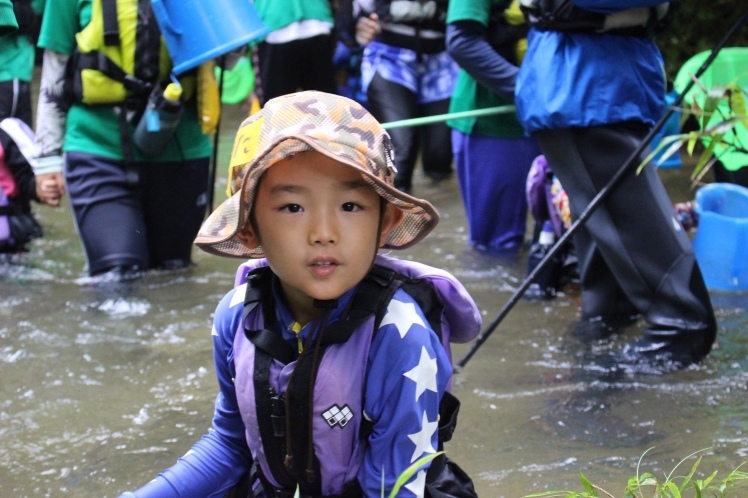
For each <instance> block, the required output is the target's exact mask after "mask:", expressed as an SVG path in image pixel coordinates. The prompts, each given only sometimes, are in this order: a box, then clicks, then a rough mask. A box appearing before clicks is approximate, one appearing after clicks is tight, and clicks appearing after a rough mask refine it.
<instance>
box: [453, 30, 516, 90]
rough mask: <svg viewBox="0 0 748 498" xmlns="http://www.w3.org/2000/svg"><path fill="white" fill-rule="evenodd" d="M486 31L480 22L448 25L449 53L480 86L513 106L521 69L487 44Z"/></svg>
mask: <svg viewBox="0 0 748 498" xmlns="http://www.w3.org/2000/svg"><path fill="white" fill-rule="evenodd" d="M485 35H486V28H485V26H483V25H482V24H481V23H479V22H478V21H456V22H454V23H451V24H449V25H447V51H448V52H449V55H451V56H452V58H453V59H454V60H455V62H457V64H459V66H460V67H461V68H463V69H464V70H465V71H467V73H468V74H469V75H470V76H472V77H473V78H475V79H476V81H478V83H480V84H481V85H483V86H485V87H487V88H489V89H491V90H492V91H493V92H494V93H496V94H498V95H501V96H502V97H504V98H505V99H507V100H508V101H509V102H514V85H515V82H516V81H517V73H518V72H519V68H518V67H517V66H515V65H513V64H512V63H510V62H508V61H507V60H506V59H504V58H503V57H501V56H500V55H499V54H498V53H496V51H495V50H494V49H493V48H492V47H491V45H489V43H488V42H487V41H486V36H485Z"/></svg>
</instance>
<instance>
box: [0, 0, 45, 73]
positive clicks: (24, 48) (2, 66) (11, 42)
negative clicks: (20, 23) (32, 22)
mask: <svg viewBox="0 0 748 498" xmlns="http://www.w3.org/2000/svg"><path fill="white" fill-rule="evenodd" d="M44 3H45V0H33V1H32V2H31V8H32V9H34V12H36V13H37V14H41V13H42V12H43V11H44ZM7 4H8V5H10V7H11V8H10V17H11V18H12V19H13V22H14V23H15V16H14V15H13V6H12V5H11V2H10V0H8V1H7ZM5 7H6V2H5V1H4V0H0V25H2V24H4V23H3V21H2V18H3V16H4V14H3V12H4V11H5ZM35 56H36V51H35V49H34V45H32V44H31V42H30V41H29V39H28V37H27V36H26V35H22V34H19V33H17V32H15V33H11V34H9V35H7V36H0V81H10V80H14V79H19V80H21V81H31V76H32V74H33V72H34V58H35Z"/></svg>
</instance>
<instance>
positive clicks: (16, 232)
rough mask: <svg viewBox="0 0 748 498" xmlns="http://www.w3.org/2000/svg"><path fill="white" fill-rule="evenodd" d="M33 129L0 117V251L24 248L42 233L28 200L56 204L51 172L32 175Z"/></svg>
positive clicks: (57, 192) (55, 180)
mask: <svg viewBox="0 0 748 498" xmlns="http://www.w3.org/2000/svg"><path fill="white" fill-rule="evenodd" d="M33 147H34V132H33V131H31V128H29V127H28V125H26V123H24V122H23V121H21V120H20V119H18V118H5V119H3V120H1V121H0V253H5V254H8V253H11V254H12V253H19V252H25V251H27V250H28V249H27V244H28V243H29V242H31V241H32V240H33V239H36V238H39V237H41V236H42V228H41V226H39V223H38V222H37V221H36V219H35V218H34V215H33V213H32V212H31V201H32V200H34V201H36V202H44V203H46V204H49V205H50V206H58V205H59V203H60V195H61V191H62V186H61V185H58V177H57V176H55V175H42V176H39V177H35V176H34V171H33V169H32V168H31V158H32V156H33Z"/></svg>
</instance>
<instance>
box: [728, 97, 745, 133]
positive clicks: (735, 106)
mask: <svg viewBox="0 0 748 498" xmlns="http://www.w3.org/2000/svg"><path fill="white" fill-rule="evenodd" d="M730 109H732V112H733V113H734V114H735V115H736V116H737V117H738V119H740V122H741V123H743V126H745V127H746V128H748V110H746V106H745V96H744V95H743V92H742V90H741V89H740V88H736V89H733V91H732V93H730Z"/></svg>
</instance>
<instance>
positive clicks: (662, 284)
mask: <svg viewBox="0 0 748 498" xmlns="http://www.w3.org/2000/svg"><path fill="white" fill-rule="evenodd" d="M558 3H559V2H538V3H537V4H538V5H537V6H533V7H532V8H531V9H530V19H531V22H532V23H533V24H534V27H533V29H532V30H531V32H530V35H529V38H528V49H527V55H526V57H525V60H524V62H523V65H522V66H521V68H520V72H519V75H518V77H517V89H516V106H517V111H518V114H519V117H520V120H521V122H522V123H523V124H524V127H525V130H526V131H527V132H528V133H529V134H531V135H532V136H533V137H535V138H536V139H537V140H538V143H539V144H540V147H541V149H542V150H543V153H544V154H545V156H546V158H547V159H548V162H549V163H550V165H551V167H552V169H553V172H554V173H555V174H556V175H557V176H558V178H559V179H560V181H561V183H562V185H563V186H564V188H565V189H566V191H567V193H568V195H569V200H570V204H571V211H572V216H573V217H574V218H576V217H577V216H578V215H579V214H580V213H581V212H582V211H583V210H584V209H585V207H586V206H587V205H588V204H589V203H590V201H591V200H592V199H593V198H594V197H595V195H596V194H597V193H598V192H599V191H600V190H601V189H602V188H603V187H604V186H605V185H607V184H608V183H609V181H610V179H611V178H612V177H613V176H614V175H615V173H616V172H617V171H618V169H619V168H620V167H621V166H622V165H623V164H624V162H625V161H626V160H627V159H628V158H629V156H630V155H631V154H632V153H633V152H634V151H635V150H636V149H637V147H639V146H640V144H641V143H642V141H643V139H644V137H645V136H646V135H647V133H648V131H649V129H650V128H651V127H652V125H653V124H654V123H655V122H656V121H657V120H658V119H659V117H660V116H661V115H662V105H663V99H664V95H665V72H664V67H663V59H662V55H661V53H660V51H659V48H658V47H657V45H656V44H655V42H654V41H653V40H652V38H651V36H650V35H651V33H652V30H653V29H655V28H656V27H658V26H661V25H662V24H663V23H664V22H665V21H666V19H667V17H668V14H669V13H670V12H671V9H672V8H673V7H672V5H671V4H670V3H668V2H665V3H663V2H662V0H627V1H621V0H616V1H613V0H596V1H591V0H575V1H574V2H573V3H572V2H560V3H561V4H564V5H562V7H564V8H559V9H558V10H555V7H554V5H556V6H557V4H558ZM551 4H553V5H551ZM544 9H550V10H544ZM549 21H550V22H549ZM584 23H586V24H584ZM641 159H642V160H643V159H644V157H642V158H641ZM610 194H611V195H609V196H608V197H607V199H606V201H605V202H603V203H602V204H601V205H600V207H599V208H598V209H597V210H596V211H595V212H594V214H593V215H592V216H591V217H590V218H589V220H588V221H587V223H586V224H585V225H584V226H583V227H581V229H580V230H579V231H578V232H577V234H576V239H575V245H576V250H577V255H578V257H579V272H580V278H581V283H582V312H581V314H582V316H581V322H580V323H579V324H578V326H577V327H576V328H575V330H574V331H573V333H575V334H576V335H577V337H579V338H582V339H588V340H590V339H598V338H603V337H607V336H609V335H611V334H612V333H614V332H615V331H616V330H618V328H619V327H620V326H622V325H626V324H628V323H631V322H632V321H633V320H634V319H636V318H637V317H638V316H639V315H641V316H642V317H643V318H644V319H645V320H646V322H647V323H648V327H647V329H646V330H645V332H644V334H643V336H642V337H641V338H639V339H638V340H637V341H635V342H634V343H632V344H630V345H628V346H626V347H624V348H623V349H622V350H620V351H618V352H617V353H616V354H615V355H614V360H615V361H616V362H617V364H618V366H619V367H621V368H624V369H626V370H628V371H633V372H638V371H644V372H662V371H667V370H672V369H676V368H682V367H685V366H687V365H690V364H692V363H694V362H698V361H700V360H701V359H702V358H704V357H705V356H706V355H707V354H708V353H709V351H710V350H711V347H712V343H713V342H714V339H715V336H716V330H717V325H716V320H715V317H714V312H713V310H712V305H711V302H710V299H709V294H708V292H707V289H706V286H705V284H704V280H703V278H702V275H701V271H700V270H699V266H698V264H697V262H696V259H695V256H694V253H693V250H692V248H691V245H690V241H689V239H688V236H687V235H686V233H685V232H684V231H683V228H682V227H681V225H680V224H679V223H678V221H677V220H676V219H675V218H674V216H673V210H672V204H671V202H670V200H669V198H668V195H667V192H666V191H665V188H664V186H663V184H662V182H661V180H660V178H659V176H658V173H657V171H656V169H655V167H654V166H653V165H652V164H647V165H646V166H645V167H644V168H643V170H642V171H641V173H640V174H636V172H635V171H633V170H630V171H629V172H628V175H627V176H626V177H625V178H623V180H622V181H621V182H620V183H619V184H618V185H617V187H616V188H615V189H614V190H613V191H612V192H611V193H610Z"/></svg>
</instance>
